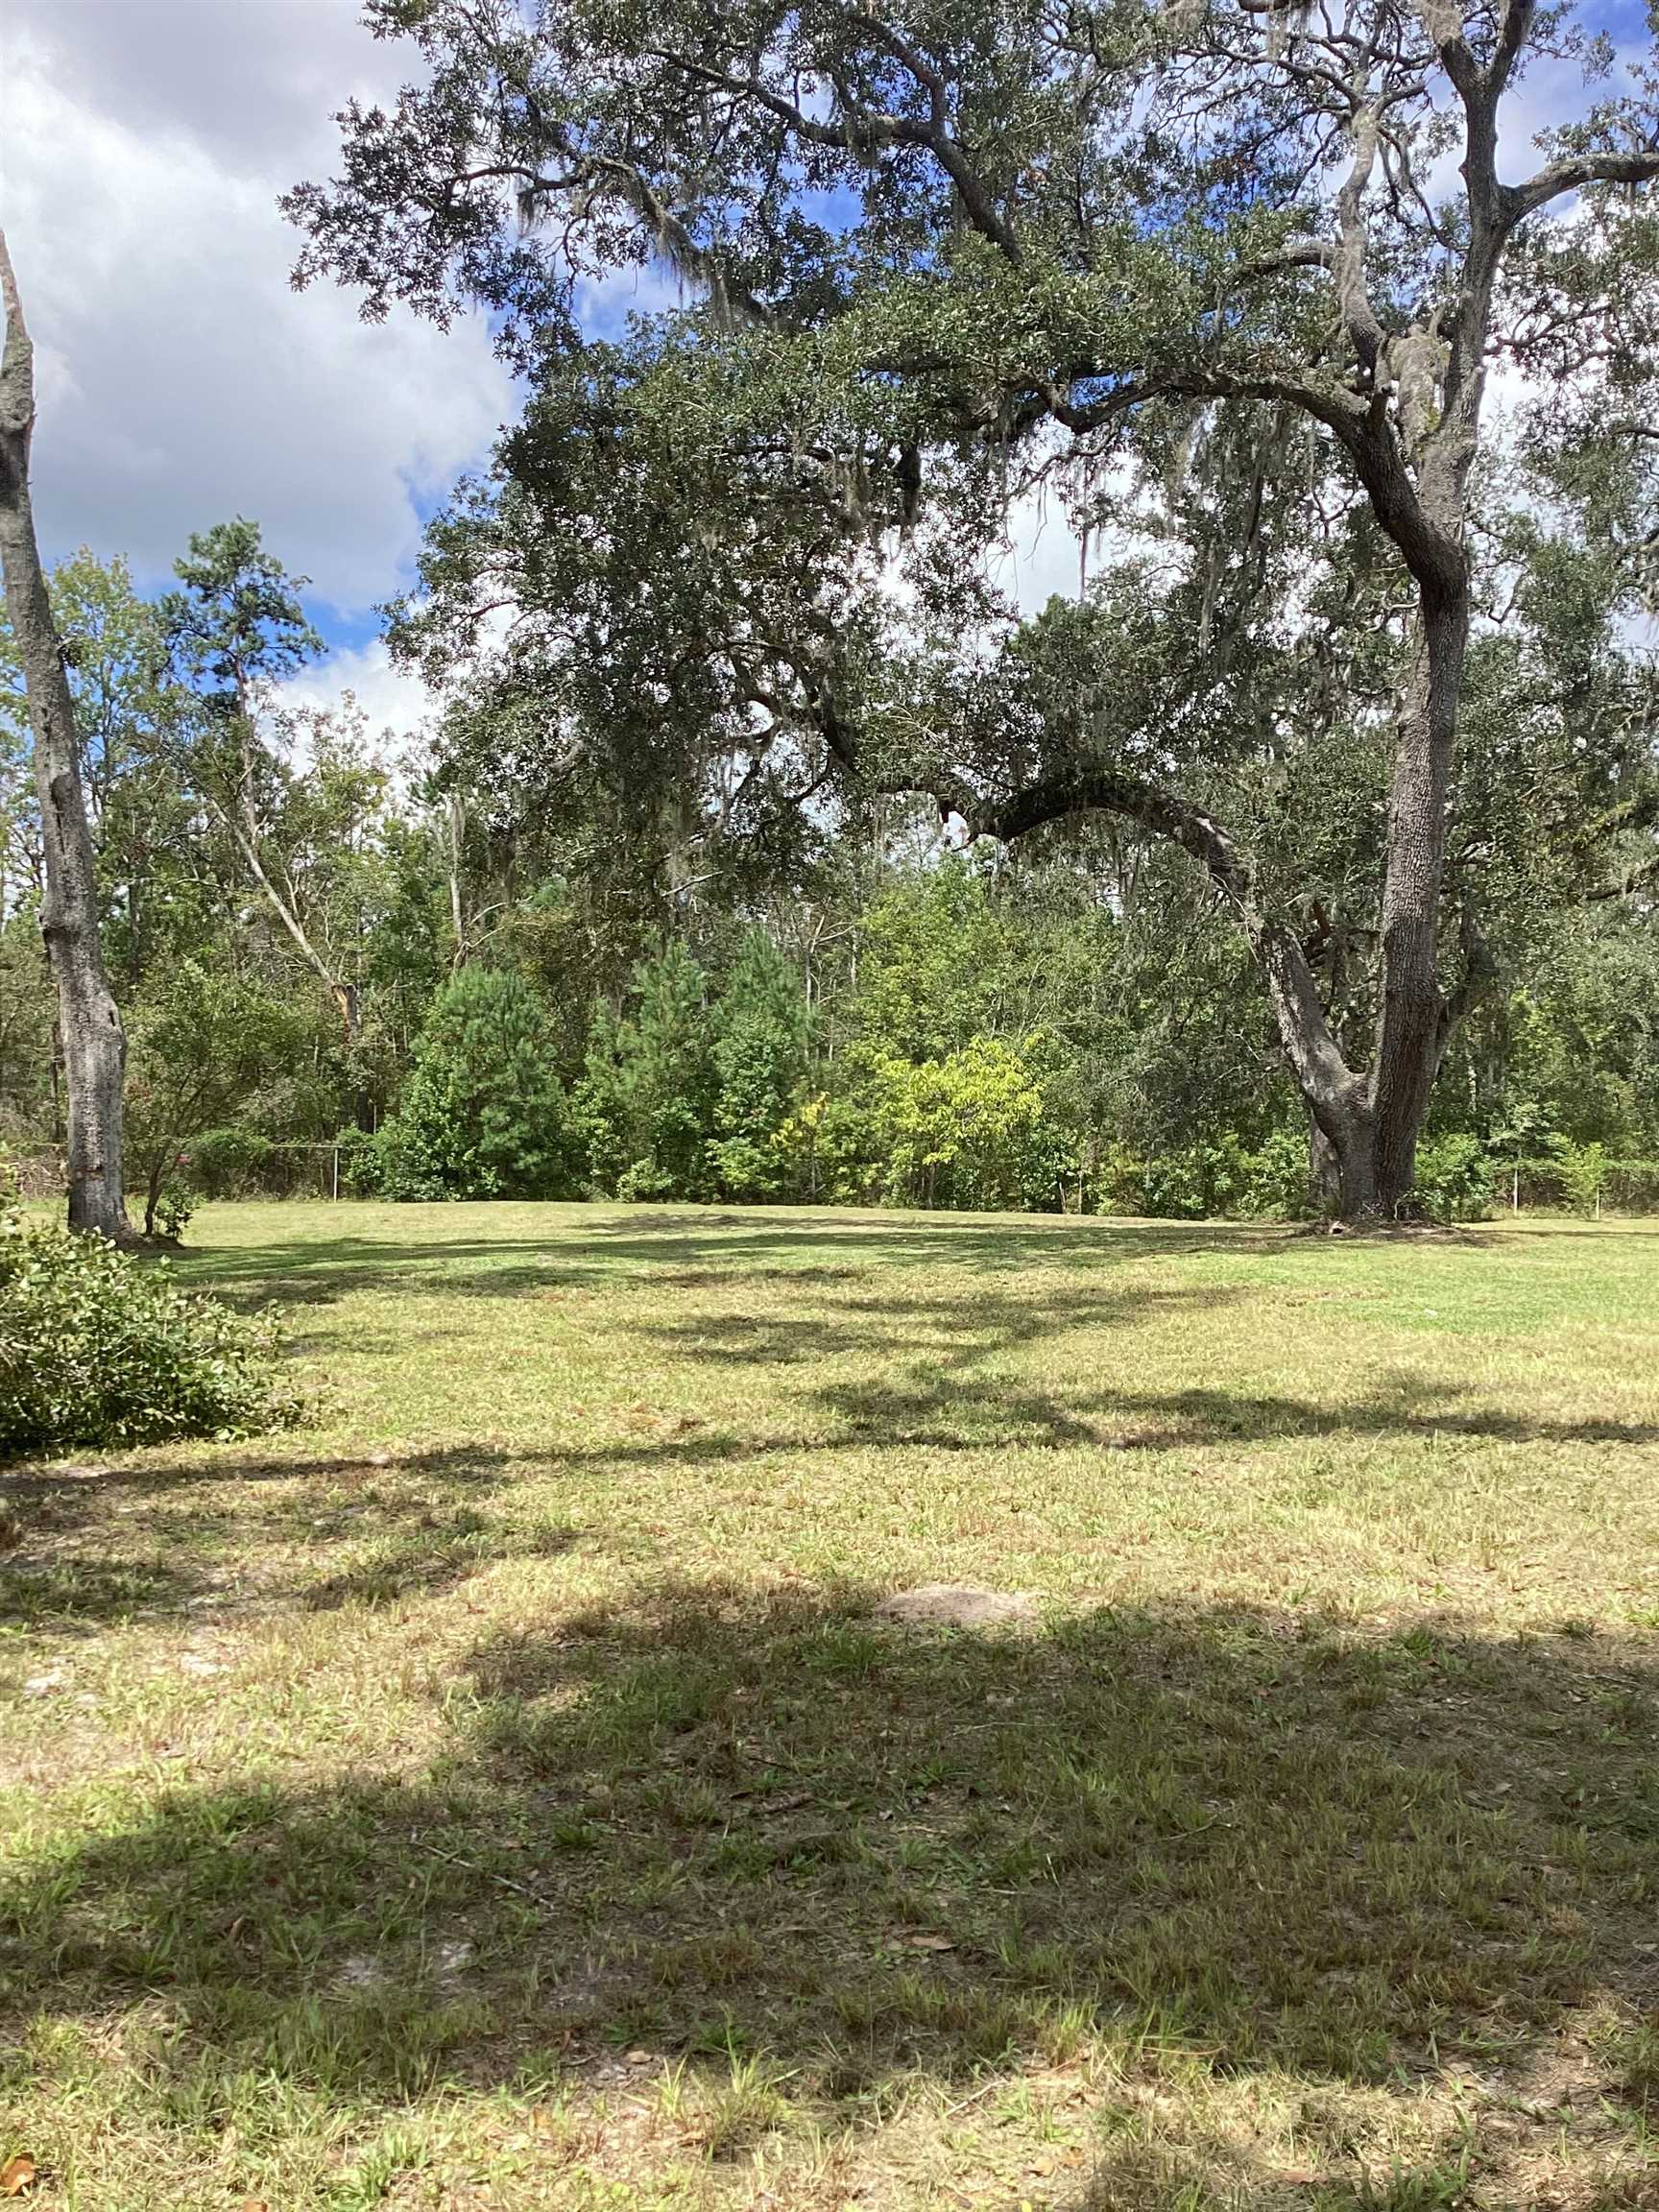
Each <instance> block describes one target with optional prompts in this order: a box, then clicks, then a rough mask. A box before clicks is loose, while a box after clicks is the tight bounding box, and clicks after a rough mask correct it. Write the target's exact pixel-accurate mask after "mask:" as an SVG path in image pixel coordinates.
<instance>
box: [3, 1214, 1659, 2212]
mask: <svg viewBox="0 0 1659 2212" xmlns="http://www.w3.org/2000/svg"><path fill="white" fill-rule="evenodd" d="M193 1238H194V1249H193V1251H192V1253H191V1254H190V1256H189V1257H188V1258H187V1259H186V1260H185V1261H183V1262H181V1263H180V1264H181V1268H182V1271H183V1272H185V1273H186V1274H187V1275H188V1276H189V1277H190V1278H191V1279H192V1280H193V1281H196V1282H199V1283H201V1284H202V1285H204V1286H212V1287H214V1288H217V1289H219V1290H221V1291H222V1292H224V1293H226V1294H228V1295H229V1296H231V1297H232V1298H234V1299H237V1300H239V1301H246V1302H248V1303H250V1304H256V1303H260V1302H262V1301H264V1300H266V1299H274V1300H276V1302H277V1303H278V1304H280V1305H281V1306H282V1307H283V1308H284V1309H285V1310H286V1321H287V1328H288V1332H289V1336H290V1341H291V1343H292V1344H293V1346H294V1357H295V1362H296V1366H297V1368H298V1370H299V1371H300V1379H301V1382H302V1383H303V1384H304V1386H305V1387H306V1389H307V1390H308V1391H309V1392H310V1394H311V1398H312V1406H313V1410H312V1416H311V1419H310V1421H309V1423H308V1425H307V1426H306V1427H304V1428H301V1430H299V1431H295V1432H294V1433H293V1434H291V1435H286V1436H282V1437H279V1438H277V1439H275V1440H272V1441H267V1442H264V1443H260V1444H254V1445H241V1446H204V1447H198V1448H192V1449H189V1450H180V1449H176V1448H173V1449H167V1450H157V1451H152V1452H147V1453H138V1454H132V1455H126V1456H124V1457H121V1458H118V1459H98V1458H95V1457H94V1458H91V1459H87V1460H83V1461H78V1462H76V1463H75V1464H73V1465H70V1466H57V1467H46V1468H35V1469H27V1470H21V1471H17V1472H15V1473H13V1474H12V1476H10V1477H9V1478H6V1479H4V1480H3V1481H0V1492H3V1494H4V1497H3V1503H4V1509H5V1512H6V1513H7V1514H8V1515H9V1521H8V1522H7V1524H6V1526H7V1527H9V1528H10V1530H11V1532H12V1537H13V1539H14V1542H13V1544H12V1549H11V1550H10V1551H7V1552H5V1553H4V1554H0V1842H3V1848H4V1852H5V1863H4V1867H3V1869H0V2167H3V2165H4V2162H5V2160H6V2158H7V2157H9V2156H11V2155H12V2154H13V2153H14V2152H29V2153H30V2154H31V2155H33V2156H34V2157H35V2158H36V2160H37V2161H38V2164H39V2167H40V2169H41V2174H42V2179H41V2181H40V2183H39V2185H38V2187H37V2188H36V2191H35V2192H34V2193H33V2198H32V2200H33V2201H35V2202H36V2203H43V2204H47V2205H51V2206H53V2207H59V2206H63V2207H69V2206H75V2207H83V2208H85V2212H92V2208H97V2212H107V2208H108V2212H160V2208H162V2207H189V2208H191V2212H198V2208H200V2212H207V2208H213V2212H227V2208H233V2207H235V2206H237V2205H240V2204H242V2203H244V2202H245V2201H249V2200H251V2201H252V2202H255V2203H257V2202H260V2201H263V2202H265V2203H267V2204H268V2205H270V2206H271V2207H272V2212H301V2208H309V2207H319V2208H324V2207H326V2208H328V2212H344V2208H347V2207H358V2206H368V2205H386V2206H391V2207H399V2208H411V2207H416V2206H421V2207H436V2206H444V2207H454V2208H459V2207H463V2206H466V2207H480V2208H481V2207H486V2206H488V2207H492V2208H494V2212H529V2208H530V2207H539V2208H540V2207H546V2206H556V2207H560V2208H562V2212H563V2208H565V2207H569V2208H572V2212H670V2208H672V2212H715V2208H719V2212H726V2208H727V2207H733V2208H735V2207H756V2208H759V2207H785V2208H787V2212H898V2208H900V2207H903V2208H905V2212H911V2208H916V2207H928V2208H934V2207H937V2208H938V2212H945V2208H947V2207H952V2206H958V2205H962V2204H971V2205H976V2206H985V2207H990V2208H994V2212H1003V2208H1007V2212H1014V2208H1015V2207H1017V2206H1019V2205H1021V2204H1022V2203H1024V2204H1028V2205H1030V2206H1032V2207H1054V2208H1055V2212H1117V2208H1119V2207H1123V2208H1129V2212H1176V2208H1177V2207H1185V2208H1187V2212H1198V2208H1201V2207H1229V2208H1233V2212H1271V2208H1274V2207H1280V2206H1284V2207H1305V2208H1308V2212H1338V2208H1344V2212H1358V2208H1359V2207H1367V2206H1368V2207H1375V2208H1382V2207H1388V2208H1391V2212H1407V2208H1410V2207H1427V2206H1442V2205H1448V2206H1449V2205H1455V2204H1466V2205H1474V2206H1485V2207H1490V2208H1492V2212H1499V2208H1505V2212H1507V2208H1510V2207H1515V2206H1520V2205H1531V2204H1540V2205H1542V2204H1556V2205H1561V2206H1565V2207H1573V2208H1575V2212H1593V2208H1602V2207H1605V2208H1607V2212H1612V2208H1614V2207H1637V2206H1644V2205H1647V2206H1651V2205H1654V2204H1656V2203H1659V2165H1656V2163H1655V2161H1654V2158H1653V2155H1652V2151H1651V2147H1650V2144H1649V2139H1648V2129H1649V2127H1650V2124H1651V2122H1652V2119H1653V2117H1654V2115H1655V2113H1659V2091H1656V2089H1655V2083H1656V2082H1659V2059H1656V2056H1655V2053H1656V2051H1659V1913H1656V1911H1655V1892H1656V1887H1659V1757H1656V1752H1659V1726H1656V1716H1659V1707H1656V1704H1655V1689H1656V1683H1655V1657H1656V1653H1655V1633H1656V1630H1659V1578H1656V1577H1655V1575H1654V1562H1655V1557H1656V1548H1655V1540H1656V1537H1659V1486H1656V1483H1655V1472H1656V1462H1659V1233H1655V1232H1653V1231H1649V1230H1647V1229H1646V1228H1644V1227H1641V1226H1637V1225H1631V1226H1615V1225H1602V1226H1596V1227H1592V1226H1589V1225H1576V1224H1575V1225H1568V1224H1541V1225H1527V1226H1526V1227H1522V1228H1511V1227H1508V1226H1503V1227H1494V1228H1491V1229H1482V1230H1479V1231H1473V1232H1470V1233H1468V1234H1465V1235H1459V1236H1455V1237H1445V1238H1405V1239H1401V1240H1398V1241H1383V1242H1369V1241H1364V1242H1362V1241H1354V1240H1348V1241H1344V1240H1339V1239H1329V1238H1310V1237H1298V1236H1293V1235H1290V1234H1289V1233H1286V1232H1281V1231H1276V1230H1269V1229H1237V1228H1227V1229H1218V1228H1214V1227H1208V1226H1201V1225H1194V1226H1192V1227H1190V1228H1189V1227H1185V1226H1172V1225H1162V1224H1160V1225H1142V1224H1118V1223H1106V1222H1065V1221H1057V1220H1056V1221H1046V1220H1027V1219H1013V1218H1008V1219H985V1218H972V1217H959V1218H946V1217H941V1216H926V1215H891V1214H780V1213H748V1214H743V1213H725V1214H714V1213H709V1212H707V1211H702V1210H696V1209H690V1208H674V1209H666V1210H658V1211H655V1212H650V1211H643V1210H627V1209H621V1208H592V1209H579V1208H560V1207H547V1208H531V1207H453V1208H436V1207H434V1208H416V1207H409V1208H390V1207H370V1206H341V1207H338V1208H326V1207H301V1206H295V1207H220V1208H211V1209H207V1210H206V1211H205V1212H204V1214H202V1215H201V1216H199V1218H198V1221H197V1223H196V1224H195V1226H194V1230H193ZM935 1581H968V1582H976V1583H982V1584H985V1585H988V1586H990V1587H992V1588H995V1589H998V1590H1003V1591H1018V1592H1022V1593H1027V1594H1029V1595H1030V1596H1031V1597H1032V1598H1033V1599H1034V1600H1035V1601H1036V1606H1037V1618H1036V1620H1035V1622H1034V1623H1029V1624H1026V1625H1023V1626H1021V1625H1016V1626H1014V1627H1012V1628H1008V1629H1003V1630H1000V1631H998V1632H995V1633H979V1634H975V1633H965V1632H964V1633H954V1634H952V1633H941V1632H921V1631H915V1630H902V1629H898V1628H893V1627H888V1626H886V1625H883V1624H882V1623H879V1622H878V1621H876V1620H874V1619H873V1618H872V1608H873V1606H874V1605H875V1604H876V1603H877V1602H878V1600H879V1599H881V1598H883V1597H884V1596H886V1595H888V1594H889V1593H891V1592H892V1591H894V1590H896V1589H900V1588H903V1587H906V1586H908V1585H912V1584H917V1583H924V1582H935Z"/></svg>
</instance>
